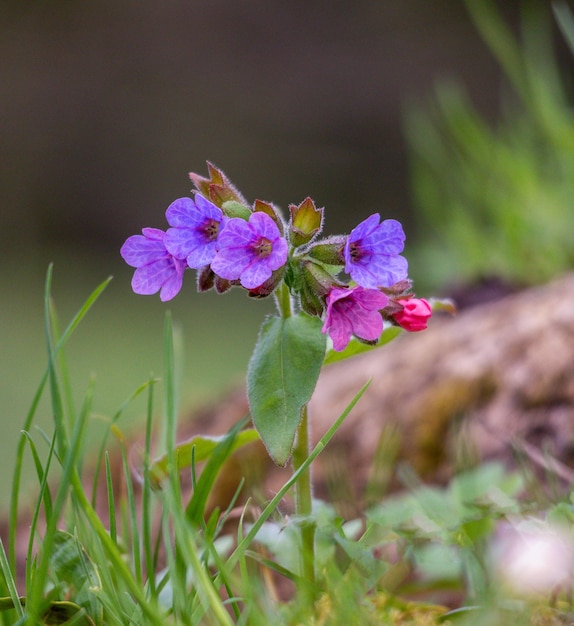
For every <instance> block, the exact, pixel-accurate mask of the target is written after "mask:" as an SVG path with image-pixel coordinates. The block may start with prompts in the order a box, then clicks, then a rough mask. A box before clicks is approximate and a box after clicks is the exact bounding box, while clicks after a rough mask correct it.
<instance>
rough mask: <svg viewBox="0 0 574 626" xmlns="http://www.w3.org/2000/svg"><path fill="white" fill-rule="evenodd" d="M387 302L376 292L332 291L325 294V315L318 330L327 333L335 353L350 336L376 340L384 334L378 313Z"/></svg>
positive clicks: (345, 343)
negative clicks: (323, 321) (321, 326)
mask: <svg viewBox="0 0 574 626" xmlns="http://www.w3.org/2000/svg"><path fill="white" fill-rule="evenodd" d="M388 300H389V299H388V298H387V296H386V295H385V294H384V293H382V292H381V291H379V290H378V289H365V288H363V287H351V288H343V289H339V288H334V289H331V291H330V292H329V294H328V295H327V313H326V315H325V323H324V324H323V328H322V329H321V330H322V331H323V332H324V333H329V336H330V337H331V339H332V340H333V349H334V350H335V351H336V352H340V351H341V350H344V349H345V348H346V347H347V344H348V343H349V341H350V340H351V335H355V336H356V337H358V338H359V339H364V340H365V341H376V340H377V339H378V338H379V337H380V336H381V333H382V332H383V318H382V317H381V314H380V313H379V311H380V310H381V309H383V308H384V307H385V306H386V305H387V303H388Z"/></svg>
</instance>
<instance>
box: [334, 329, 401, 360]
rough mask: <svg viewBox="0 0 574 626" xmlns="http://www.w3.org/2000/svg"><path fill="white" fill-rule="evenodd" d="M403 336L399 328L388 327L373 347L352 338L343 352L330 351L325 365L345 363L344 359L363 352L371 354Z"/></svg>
mask: <svg viewBox="0 0 574 626" xmlns="http://www.w3.org/2000/svg"><path fill="white" fill-rule="evenodd" d="M400 334H401V329H400V328H399V327H398V326H387V327H386V328H385V329H384V330H383V333H382V335H381V338H380V339H379V341H378V342H377V343H376V344H375V345H371V344H368V343H362V342H360V341H358V340H357V339H355V338H354V337H351V341H349V345H348V346H347V347H346V348H345V349H344V350H341V352H335V350H329V351H328V352H327V354H326V355H325V361H324V363H325V365H328V364H329V363H336V362H337V361H343V360H344V359H348V358H350V357H352V356H355V355H357V354H361V353H363V352H369V351H370V350H374V349H375V348H380V347H381V346H384V345H385V344H386V343H389V341H392V340H393V339H394V338H395V337H398V336H399V335H400Z"/></svg>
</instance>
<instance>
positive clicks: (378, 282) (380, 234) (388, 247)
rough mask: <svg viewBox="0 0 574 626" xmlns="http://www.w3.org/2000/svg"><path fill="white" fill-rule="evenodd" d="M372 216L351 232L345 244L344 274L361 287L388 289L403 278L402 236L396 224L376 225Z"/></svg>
mask: <svg viewBox="0 0 574 626" xmlns="http://www.w3.org/2000/svg"><path fill="white" fill-rule="evenodd" d="M380 219H381V218H380V216H379V214H378V213H374V214H373V215H371V216H370V217H368V218H367V219H366V220H364V221H363V222H361V223H360V224H359V225H358V226H357V227H356V228H354V229H353V230H352V231H351V234H350V235H349V236H348V237H347V241H346V243H345V249H344V251H343V255H344V257H345V272H347V274H349V275H350V276H351V278H352V279H353V280H354V281H355V282H356V283H357V285H360V286H361V287H367V288H369V289H376V288H377V287H390V286H391V285H394V284H395V283H397V282H399V281H400V280H403V279H404V278H406V277H407V273H408V264H407V260H406V259H405V258H404V257H402V256H399V253H400V252H402V251H403V248H404V241H405V233H404V232H403V227H402V226H401V224H400V222H397V221H396V220H384V221H383V222H381V223H379V222H380Z"/></svg>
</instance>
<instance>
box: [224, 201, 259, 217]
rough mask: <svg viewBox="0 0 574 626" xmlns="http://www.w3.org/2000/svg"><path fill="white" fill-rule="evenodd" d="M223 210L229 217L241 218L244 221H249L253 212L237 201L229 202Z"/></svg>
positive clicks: (225, 203)
mask: <svg viewBox="0 0 574 626" xmlns="http://www.w3.org/2000/svg"><path fill="white" fill-rule="evenodd" d="M221 210H222V211H223V213H224V214H225V215H227V217H240V218H241V219H242V220H246V221H247V220H249V216H250V215H251V213H252V211H251V209H250V208H249V207H247V206H245V205H244V204H241V202H237V200H228V201H227V202H224V203H223V204H222V205H221Z"/></svg>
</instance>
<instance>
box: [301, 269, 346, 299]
mask: <svg viewBox="0 0 574 626" xmlns="http://www.w3.org/2000/svg"><path fill="white" fill-rule="evenodd" d="M301 268H302V275H303V282H304V283H305V285H306V286H307V288H308V289H309V290H310V291H311V292H313V293H315V294H317V295H318V296H320V297H323V298H324V297H325V296H326V295H327V294H328V293H330V292H331V290H332V289H333V288H335V287H343V285H342V284H341V283H340V282H339V281H338V280H337V279H336V278H335V277H334V276H333V275H332V274H330V273H329V272H328V271H327V270H326V269H325V268H324V267H323V266H322V265H319V264H318V263H313V261H304V262H303V263H302V264H301Z"/></svg>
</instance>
